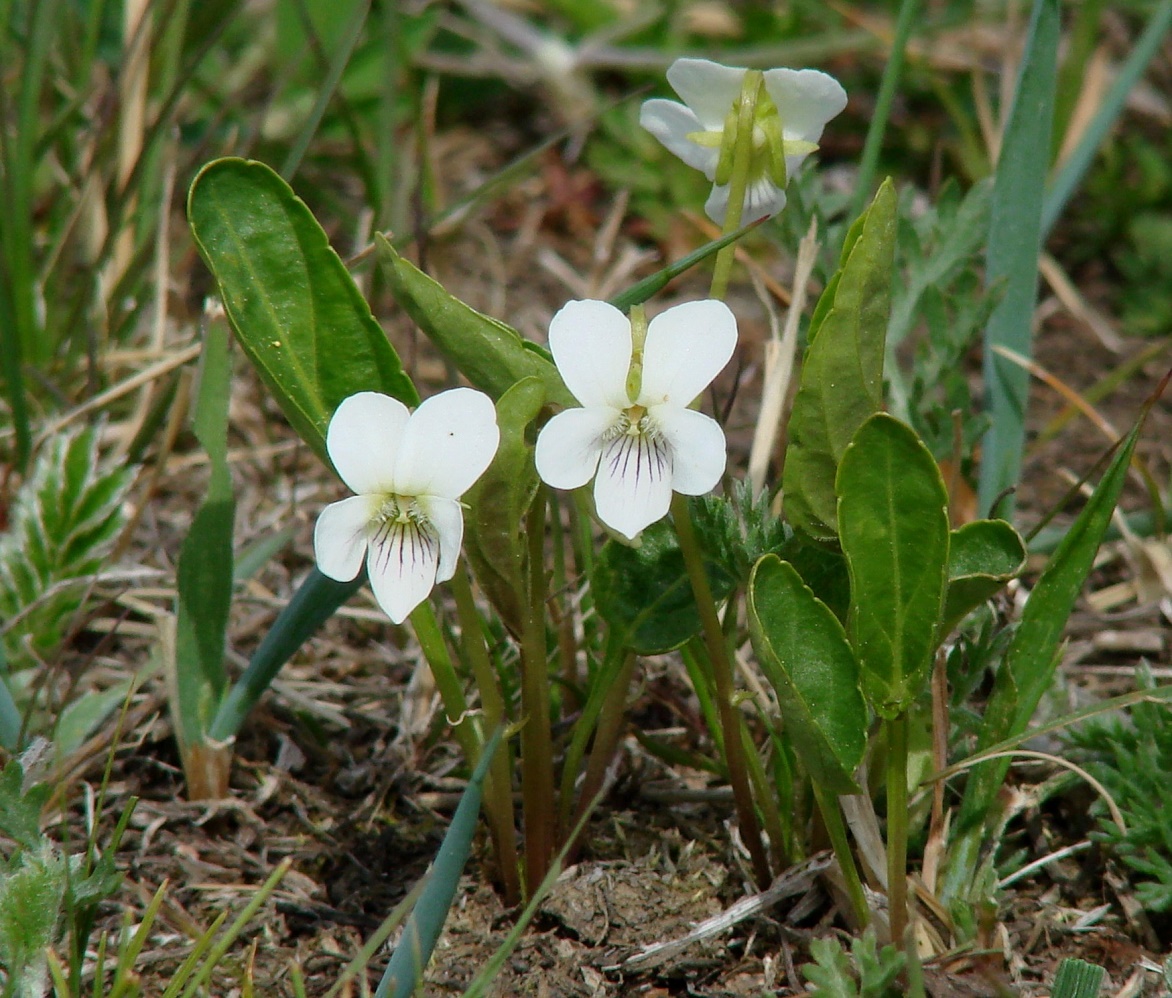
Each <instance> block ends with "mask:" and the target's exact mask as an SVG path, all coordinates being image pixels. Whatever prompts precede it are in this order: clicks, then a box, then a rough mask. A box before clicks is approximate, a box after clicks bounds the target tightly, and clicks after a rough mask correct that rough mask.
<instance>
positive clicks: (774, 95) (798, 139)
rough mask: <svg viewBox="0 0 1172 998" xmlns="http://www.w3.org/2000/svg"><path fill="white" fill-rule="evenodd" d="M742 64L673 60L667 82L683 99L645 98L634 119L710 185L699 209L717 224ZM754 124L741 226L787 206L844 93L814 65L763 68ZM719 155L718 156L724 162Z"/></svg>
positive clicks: (723, 201)
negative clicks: (789, 187)
mask: <svg viewBox="0 0 1172 998" xmlns="http://www.w3.org/2000/svg"><path fill="white" fill-rule="evenodd" d="M747 72H748V70H746V69H739V68H736V67H733V66H721V65H719V64H717V63H715V62H710V61H709V60H707V59H677V60H676V61H675V62H673V63H672V64H671V66H670V67H669V68H668V71H667V81H668V83H670V84H671V85H672V89H673V90H675V92H676V93H677V94H679V95H680V97H682V98H683V100H684V103H683V104H680V103H678V102H676V101H670V100H661V99H656V100H649V101H646V102H645V103H644V104H643V109H642V111H641V112H640V114H639V123H640V124H641V125H642V126H643V127H644V128H646V129H647V130H648V131H649V132H650V133H651V134H652V135H654V136H655V137H656V138H657V139H659V141H660V142H662V143H663V144H664V145H665V146H666V147H667V148H668V149H669V150H670V151H671V152H672V153H674V154H675V155H676V156H678V157H679V158H680V159H682V160H683V161H684V162H685V163H687V164H688V165H689V166H691V167H695V168H696V169H697V170H701V171H703V173H704V175H705V176H706V177H707V178H708V179H709V180H711V181H714V184H715V186H714V187H713V188H712V194H711V196H710V197H709V198H708V203H707V204H706V205H705V206H704V210H705V211H706V212H707V213H708V217H709V218H711V219H712V220H713V221H715V222H717V223H718V224H723V222H724V216H725V213H726V211H727V209H728V197H729V184H728V176H727V173H728V166H729V163H730V158H729V154H730V151H731V149H732V145H733V142H734V141H735V136H734V135H733V134H732V131H733V130H734V129H733V127H732V126H735V122H736V108H737V107H738V106H739V101H740V98H741V90H742V86H743V84H744V80H745V74H746V73H747ZM763 76H764V91H765V93H764V94H762V95H761V97H760V98H759V99H758V103H757V108H756V114H755V116H754V125H753V160H752V166H751V167H750V171H749V185H748V189H747V190H746V192H745V207H744V214H743V215H742V217H741V222H742V224H748V223H749V222H755V221H756V220H757V219H759V218H767V217H768V216H770V215H775V214H777V213H778V212H779V211H781V209H782V208H784V207H785V185H786V183H787V181H788V179H789V178H790V177H792V176H793V175H794V173H795V172H796V171H797V169H798V167H799V166H801V164H802V161H803V160H804V159H805V158H806V157H807V156H808V155H809V154H810V153H812V152H813V151H814V150H815V149H817V148H818V140H819V139H820V138H821V137H822V129H823V128H825V127H826V123H827V122H828V121H829V120H830V119H831V118H833V117H834V116H835V115H837V114H838V113H839V112H841V111H842V109H843V108H844V107H846V91H845V90H843V89H842V86H841V85H840V84H839V82H838V81H837V80H836V79H834V77H832V76H827V75H826V74H825V73H820V72H819V71H818V70H816V69H767V70H766V71H765V72H764V74H763ZM722 153H723V156H724V158H723V160H722Z"/></svg>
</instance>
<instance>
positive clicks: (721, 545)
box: [688, 479, 792, 586]
mask: <svg viewBox="0 0 1172 998" xmlns="http://www.w3.org/2000/svg"><path fill="white" fill-rule="evenodd" d="M688 508H689V509H690V510H691V513H692V522H693V524H694V525H695V527H696V533H697V534H698V535H699V536H700V537H701V538H702V541H701V543H702V544H703V545H704V549H705V551H706V552H708V554H709V556H710V557H711V558H712V559H713V560H714V561H716V562H717V563H718V564H719V565H720V567H721V568H722V569H723V570H724V572H725V573H726V574H727V575H728V576H729V577H730V578H733V579H736V581H737V585H739V586H744V585H747V584H748V581H749V575H750V573H751V572H752V571H753V566H754V565H756V564H757V561H758V559H760V558H761V557H763V556H764V555H767V554H771V553H777V552H780V551H781V550H782V548H783V547H784V546H785V545H786V543H787V542H788V541H789V540H790V538H791V537H792V531H791V530H789V529H788V528H787V527H786V525H785V521H783V520H782V519H781V518H780V517H777V516H774V515H773V513H772V512H771V510H770V509H769V497H768V495H766V494H765V493H762V494H761V495H759V496H756V497H754V495H753V485H752V483H751V482H750V481H749V480H748V479H744V480H742V481H738V482H734V483H733V485H732V494H731V495H730V496H729V497H728V498H723V497H720V496H714V495H706V496H696V497H694V498H692V499H690V500H689V501H688Z"/></svg>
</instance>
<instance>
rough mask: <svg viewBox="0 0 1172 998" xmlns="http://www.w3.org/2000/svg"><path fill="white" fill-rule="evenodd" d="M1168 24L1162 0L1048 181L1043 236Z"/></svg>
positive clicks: (1170, 4) (1170, 3) (1167, 3)
mask: <svg viewBox="0 0 1172 998" xmlns="http://www.w3.org/2000/svg"><path fill="white" fill-rule="evenodd" d="M1170 27H1172V0H1163V2H1162V3H1161V4H1160V6H1159V7H1157V8H1156V10H1155V12H1154V13H1153V14H1152V16H1151V19H1150V20H1149V21H1148V23H1147V26H1146V27H1145V28H1144V30H1143V34H1141V35H1140V37H1139V39H1138V41H1136V43H1135V48H1133V49H1132V50H1131V54H1130V55H1129V56H1128V57H1127V59H1126V61H1125V62H1124V63H1123V66H1122V67H1121V68H1120V70H1119V75H1118V76H1116V77H1115V82H1114V83H1112V84H1111V89H1110V90H1108V91H1107V96H1106V97H1105V98H1104V99H1103V103H1102V105H1101V106H1100V107H1099V110H1098V111H1097V112H1096V113H1095V116H1094V117H1093V118H1092V119H1091V123H1090V124H1089V125H1088V126H1087V130H1086V131H1085V132H1084V133H1083V136H1082V138H1081V139H1080V140H1079V143H1078V145H1077V146H1075V148H1074V151H1073V152H1072V153H1071V154H1070V156H1069V157H1068V158H1067V160H1066V162H1065V164H1063V166H1062V168H1061V169H1060V170H1059V171H1058V175H1057V176H1056V177H1055V178H1054V181H1053V183H1051V184H1050V188H1049V190H1048V191H1047V192H1046V200H1045V203H1044V204H1043V206H1042V235H1043V238H1044V237H1045V236H1046V235H1047V234H1049V232H1050V230H1051V229H1052V228H1053V227H1054V223H1055V222H1057V221H1058V218H1059V216H1060V215H1061V214H1062V212H1063V210H1064V209H1065V208H1066V205H1067V203H1068V202H1069V201H1070V199H1071V197H1072V196H1073V195H1074V192H1075V191H1076V190H1077V189H1078V186H1079V184H1081V183H1082V180H1083V177H1084V176H1086V172H1087V170H1088V169H1090V166H1091V163H1092V162H1093V161H1094V158H1095V155H1096V154H1097V153H1098V151H1099V147H1100V146H1101V145H1102V143H1103V140H1104V139H1105V138H1106V137H1107V133H1108V132H1110V131H1111V128H1112V126H1113V125H1114V124H1115V122H1116V121H1118V119H1119V115H1120V113H1121V112H1122V111H1123V105H1124V103H1125V102H1126V101H1127V95H1128V94H1130V93H1131V91H1132V88H1133V87H1134V86H1135V84H1136V83H1137V82H1138V81H1139V78H1140V77H1141V76H1143V74H1144V71H1145V70H1146V69H1147V68H1148V64H1149V63H1150V62H1151V61H1152V58H1153V57H1154V56H1155V54H1156V53H1157V52H1158V51H1159V49H1160V45H1161V44H1162V43H1163V41H1164V37H1165V36H1166V35H1167V33H1168V29H1169V28H1170Z"/></svg>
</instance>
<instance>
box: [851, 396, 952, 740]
mask: <svg viewBox="0 0 1172 998" xmlns="http://www.w3.org/2000/svg"><path fill="white" fill-rule="evenodd" d="M838 492H839V496H840V498H839V503H838V529H839V534H840V539H841V541H842V549H843V553H844V554H845V555H846V559H847V566H848V568H849V570H850V579H851V608H850V632H851V643H852V645H853V646H854V649H855V654H856V655H857V656H858V658H859V665H860V667H861V669H862V679H863V682H862V686H863V694H864V695H865V696H866V698H867V700H868V701H869V702H870V704H871V706H872V707H873V708H874V709H875V711H876V712H877V713H878V714H879V715H880V716H881V717H883V718H888V719H890V718H894V717H897V716H898V715H900V714H901V713H903V712H904V711H905V710H907V708H908V707H909V706H910V705H911V704H912V702H913V701H914V700H915V699H916V697H917V696H919V694H920V692H921V691H922V690H923V687H924V684H925V683H926V682H927V677H928V673H929V670H930V669H931V667H932V658H933V654H934V653H935V651H936V638H937V633H938V630H939V626H940V621H941V618H942V615H943V611H944V595H945V590H946V587H947V584H948V542H949V531H948V511H947V508H946V507H947V503H948V493H947V491H946V490H945V488H944V482H943V481H942V480H941V478H940V471H939V469H938V468H937V466H936V462H935V460H933V458H932V455H931V454H930V453H929V452H928V449H927V448H926V447H925V446H924V445H923V443H922V442H921V441H920V438H919V437H917V436H916V434H915V432H914V431H913V430H912V429H910V428H909V427H907V426H905V425H904V424H903V423H901V422H899V420H897V419H893V418H892V417H891V416H888V415H887V414H886V413H878V414H876V415H874V416H872V417H871V418H870V419H868V420H867V421H866V422H865V423H864V424H863V425H862V427H861V428H860V429H859V431H858V433H856V434H855V437H854V439H853V440H852V441H851V444H850V446H849V447H848V448H847V450H846V453H845V454H844V455H843V458H842V464H841V465H840V467H839V469H838Z"/></svg>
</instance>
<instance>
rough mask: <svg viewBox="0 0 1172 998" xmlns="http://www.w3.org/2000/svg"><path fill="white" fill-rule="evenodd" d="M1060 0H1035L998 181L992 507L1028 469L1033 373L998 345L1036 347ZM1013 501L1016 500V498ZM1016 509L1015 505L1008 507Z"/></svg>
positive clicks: (988, 382)
mask: <svg viewBox="0 0 1172 998" xmlns="http://www.w3.org/2000/svg"><path fill="white" fill-rule="evenodd" d="M1060 27H1061V24H1060V19H1059V9H1058V0H1035V2H1034V10H1033V15H1032V17H1031V19H1030V32H1029V39H1028V41H1027V44H1026V53H1025V60H1024V62H1023V64H1022V71H1021V75H1020V76H1019V77H1018V82H1017V91H1016V94H1015V96H1014V101H1013V109H1012V111H1011V112H1010V116H1009V124H1008V126H1007V127H1006V130H1005V139H1004V142H1003V143H1002V147H1001V158H1000V160H999V161H998V163H997V172H996V176H995V179H994V183H993V203H992V210H991V216H990V220H989V243H988V247H987V251H986V282H987V285H988V286H989V287H990V288H993V287H996V286H998V285H1000V284H1004V288H1005V294H1004V297H1003V298H1002V299H1001V301H1000V303H999V304H998V305H997V307H996V308H995V309H994V310H993V314H992V315H991V316H990V317H989V322H988V324H987V325H986V327H985V397H986V407H987V410H988V413H989V418H990V427H989V430H988V432H987V433H986V434H985V439H984V445H983V446H984V450H983V456H982V459H981V473H980V487H979V491H978V495H979V508H980V512H981V513H982V514H987V513H988V512H989V511H990V510H991V508H992V505H993V503H994V501H995V500H996V499H997V498H998V496H1000V495H1001V494H1002V493H1003V492H1004V491H1005V490H1006V489H1008V488H1010V487H1012V486H1013V485H1014V484H1015V483H1016V482H1017V479H1018V476H1019V474H1020V471H1021V456H1022V449H1023V447H1024V445H1025V415H1026V401H1027V398H1028V395H1029V372H1028V371H1026V370H1025V369H1024V368H1022V367H1021V366H1020V365H1019V364H1015V363H1013V362H1011V361H1010V360H1008V359H1007V358H1005V357H1003V356H1001V355H1000V354H998V353H997V351H996V349H995V348H996V347H998V346H1001V347H1008V348H1009V349H1010V350H1013V351H1015V352H1016V353H1019V354H1021V355H1022V356H1023V357H1029V356H1031V354H1032V331H1031V324H1032V321H1033V314H1034V304H1035V301H1036V298H1037V283H1038V277H1037V275H1038V253H1039V251H1040V249H1041V244H1042V242H1041V241H1042V228H1041V222H1042V219H1041V211H1042V207H1041V206H1042V197H1043V193H1044V190H1045V182H1046V173H1047V169H1048V166H1049V155H1048V151H1049V149H1050V131H1051V124H1052V119H1053V109H1054V91H1055V78H1056V76H1057V52H1058V36H1059V29H1060ZM1010 505H1011V506H1012V499H1010ZM1006 514H1008V511H1006Z"/></svg>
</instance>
